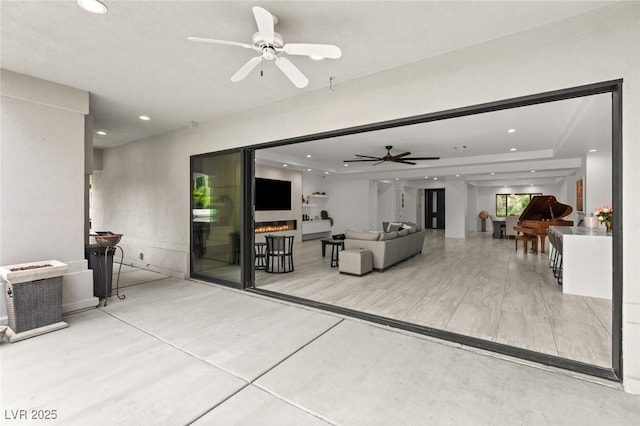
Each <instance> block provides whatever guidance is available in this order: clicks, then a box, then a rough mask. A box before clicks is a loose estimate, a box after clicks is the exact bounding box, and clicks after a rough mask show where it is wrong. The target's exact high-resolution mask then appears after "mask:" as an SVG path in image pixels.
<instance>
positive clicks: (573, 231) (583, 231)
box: [550, 226, 611, 237]
mask: <svg viewBox="0 0 640 426" xmlns="http://www.w3.org/2000/svg"><path fill="white" fill-rule="evenodd" d="M550 229H551V230H553V231H554V232H556V233H558V234H560V235H563V236H564V235H577V236H587V237H611V234H607V232H606V231H605V230H604V229H600V228H597V229H592V228H585V227H582V226H552V227H551V228H550Z"/></svg>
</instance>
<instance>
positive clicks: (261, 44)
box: [251, 32, 284, 61]
mask: <svg viewBox="0 0 640 426" xmlns="http://www.w3.org/2000/svg"><path fill="white" fill-rule="evenodd" d="M251 42H252V43H253V45H254V46H255V49H256V50H258V51H260V52H262V57H263V58H264V59H267V60H269V61H271V60H273V59H275V58H276V52H277V51H278V50H279V49H282V46H284V40H283V38H282V36H281V35H280V34H278V33H273V43H267V42H266V41H265V40H263V39H262V37H261V36H260V33H259V32H257V33H255V34H254V35H253V37H251Z"/></svg>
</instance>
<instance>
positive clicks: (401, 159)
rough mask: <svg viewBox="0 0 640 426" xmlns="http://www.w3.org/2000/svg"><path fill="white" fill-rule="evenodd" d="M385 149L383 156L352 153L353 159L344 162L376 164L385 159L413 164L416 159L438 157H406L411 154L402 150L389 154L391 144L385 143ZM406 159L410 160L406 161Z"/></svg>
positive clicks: (435, 158) (385, 160)
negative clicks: (369, 162)
mask: <svg viewBox="0 0 640 426" xmlns="http://www.w3.org/2000/svg"><path fill="white" fill-rule="evenodd" d="M385 148H386V150H387V154H386V155H385V156H384V157H373V156H370V155H359V154H354V155H355V156H356V157H358V158H357V159H355V160H344V162H345V163H355V162H358V161H375V164H372V166H375V165H378V164H380V163H384V162H387V161H390V162H393V163H402V164H411V165H415V164H416V163H414V162H413V161H418V160H439V159H440V157H407V155H411V153H410V152H403V153H402V154H396V155H392V154H391V148H393V146H391V145H387V146H385ZM407 160H412V161H407Z"/></svg>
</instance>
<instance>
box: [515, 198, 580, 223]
mask: <svg viewBox="0 0 640 426" xmlns="http://www.w3.org/2000/svg"><path fill="white" fill-rule="evenodd" d="M572 211H573V207H571V206H569V205H567V204H562V203H559V202H558V201H557V200H556V197H554V196H553V195H534V196H533V198H531V202H530V203H529V205H528V206H527V207H525V209H524V210H523V211H522V214H520V218H519V220H520V221H523V220H554V219H562V218H563V217H565V216H568V215H570V214H571V212H572Z"/></svg>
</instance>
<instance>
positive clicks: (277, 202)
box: [255, 177, 291, 211]
mask: <svg viewBox="0 0 640 426" xmlns="http://www.w3.org/2000/svg"><path fill="white" fill-rule="evenodd" d="M255 206H256V211H258V210H261V211H265V210H291V181H288V180H275V179H265V178H259V177H257V178H256V190H255Z"/></svg>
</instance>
